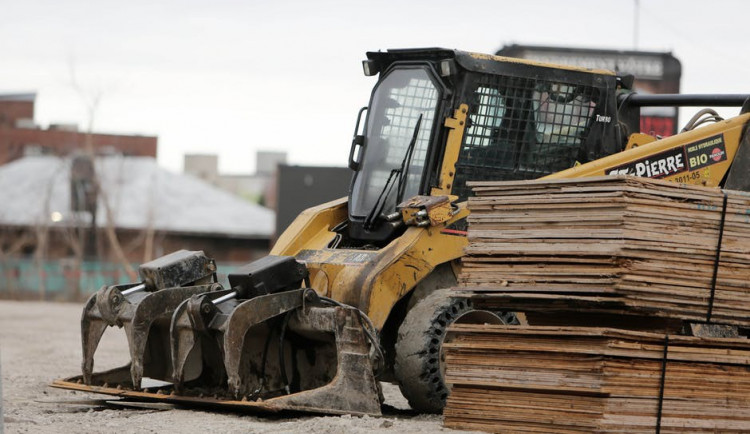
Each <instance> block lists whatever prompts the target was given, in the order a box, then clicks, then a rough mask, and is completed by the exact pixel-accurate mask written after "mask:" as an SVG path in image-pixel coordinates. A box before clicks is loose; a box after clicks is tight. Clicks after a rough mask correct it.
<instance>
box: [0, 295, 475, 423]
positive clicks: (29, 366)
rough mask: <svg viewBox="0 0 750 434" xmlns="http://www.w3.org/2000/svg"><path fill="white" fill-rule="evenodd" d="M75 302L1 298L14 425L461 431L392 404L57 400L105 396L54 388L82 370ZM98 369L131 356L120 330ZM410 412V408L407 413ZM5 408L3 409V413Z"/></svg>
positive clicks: (2, 362)
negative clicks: (327, 406) (357, 411)
mask: <svg viewBox="0 0 750 434" xmlns="http://www.w3.org/2000/svg"><path fill="white" fill-rule="evenodd" d="M82 308H83V306H82V305H81V304H70V303H43V302H18V301H0V358H1V359H0V367H1V369H2V400H3V402H2V406H0V408H2V410H3V411H4V427H5V432H6V433H26V432H29V433H60V432H78V433H84V432H85V433H100V432H115V431H116V432H118V433H122V434H124V433H142V432H154V433H156V432H159V433H162V432H176V433H189V432H205V431H206V430H207V429H209V430H211V431H212V432H226V433H240V432H242V433H247V432H257V433H281V432H297V433H299V432H305V433H342V434H343V433H364V432H367V433H370V432H381V433H417V432H420V433H421V432H429V433H432V432H461V431H454V430H449V429H447V428H443V427H442V424H441V417H440V416H435V415H410V414H408V412H407V411H390V412H389V413H388V414H386V415H384V416H383V417H378V418H373V417H352V416H337V417H309V416H296V417H288V418H281V417H278V416H274V417H269V416H258V415H249V414H239V413H228V412H223V413H212V412H207V411H199V410H184V409H174V410H167V411H154V410H143V409H112V408H108V407H96V406H90V405H80V404H75V405H72V404H60V403H54V402H52V401H60V400H65V401H70V400H81V399H84V398H95V399H96V398H105V397H106V396H104V395H95V394H86V393H80V392H74V391H68V390H60V389H53V388H50V387H48V386H47V385H48V384H49V383H50V382H51V381H52V380H54V379H56V378H61V377H68V376H71V375H76V374H78V373H80V363H81V343H80V315H81V309H82ZM96 356H97V357H96V369H97V371H98V370H103V369H106V368H114V367H117V366H121V365H124V364H125V363H126V362H127V343H126V341H125V337H124V334H122V332H119V333H118V330H108V332H107V333H105V335H104V338H103V340H102V343H101V345H100V346H99V349H98V350H97V354H96ZM383 389H384V394H385V397H386V404H389V405H390V406H393V407H395V408H396V409H401V410H408V404H407V403H406V400H405V399H404V398H403V396H401V394H400V392H399V390H398V387H395V386H393V385H390V384H384V385H383ZM403 413H406V414H403ZM0 416H3V415H0Z"/></svg>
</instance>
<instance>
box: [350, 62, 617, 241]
mask: <svg viewBox="0 0 750 434" xmlns="http://www.w3.org/2000/svg"><path fill="white" fill-rule="evenodd" d="M363 66H364V70H365V75H376V74H378V75H379V78H378V82H377V83H376V85H375V87H374V89H373V91H372V96H371V98H370V104H369V106H368V107H367V108H366V109H363V110H362V111H360V119H358V121H357V130H355V138H354V141H353V143H352V149H351V152H350V157H349V166H350V167H351V168H352V169H353V170H354V171H355V174H354V178H353V181H352V184H351V189H350V194H349V222H348V236H349V238H350V239H352V240H360V241H362V242H364V243H370V244H372V245H374V246H382V245H385V244H387V243H388V242H389V241H390V240H392V239H393V238H394V237H396V236H398V235H399V234H400V233H401V232H403V230H404V229H405V228H404V225H403V222H402V221H400V220H399V219H398V217H397V214H396V212H397V205H398V204H399V203H401V202H402V201H404V200H407V199H409V198H411V197H413V196H415V195H430V194H431V191H432V189H433V188H435V187H438V186H439V185H440V182H441V180H440V176H441V173H444V172H442V171H441V169H443V166H444V165H449V167H451V168H453V167H455V169H454V170H450V172H449V173H450V174H451V176H452V177H454V179H453V180H452V183H451V188H450V190H451V194H453V195H456V196H458V197H459V200H466V198H467V197H468V196H469V194H470V188H469V187H467V182H468V181H485V180H516V179H518V180H522V179H535V178H539V177H542V176H545V175H548V174H550V173H554V172H557V171H560V170H563V169H566V168H569V167H572V166H573V165H575V164H578V163H585V162H588V161H591V160H594V159H597V158H601V157H603V156H606V155H609V154H612V153H615V152H618V151H620V150H621V149H622V136H623V134H621V133H620V132H619V131H617V123H618V122H617V110H616V109H617V107H616V95H615V92H616V89H617V77H616V76H615V75H614V73H612V72H609V71H603V70H589V69H584V68H577V67H566V66H555V65H548V64H542V63H538V62H533V61H527V60H521V59H513V58H506V57H498V56H489V55H484V54H476V53H468V52H462V51H455V50H446V49H439V48H434V49H413V50H388V51H387V52H369V53H367V60H365V61H363ZM461 104H466V105H468V107H469V110H468V116H467V121H466V125H465V126H463V129H464V131H463V137H462V141H461V146H460V150H459V153H458V160H457V161H444V157H445V155H444V151H445V149H446V139H447V136H448V132H449V128H448V127H447V126H445V121H446V118H449V117H451V116H453V113H454V111H455V110H457V109H458V108H459V106H460V105H461ZM364 113H366V118H365V120H364V124H363V128H362V132H361V133H360V132H359V126H360V121H361V118H362V116H363V114H364ZM454 172H455V173H454Z"/></svg>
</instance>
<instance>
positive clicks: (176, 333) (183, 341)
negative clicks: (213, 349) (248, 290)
mask: <svg viewBox="0 0 750 434" xmlns="http://www.w3.org/2000/svg"><path fill="white" fill-rule="evenodd" d="M232 292H234V291H232V290H221V291H213V292H210V293H205V294H200V295H194V296H192V297H190V298H189V299H187V300H184V301H183V302H182V303H180V305H179V306H178V307H177V309H175V311H174V314H173V315H172V321H171V324H170V328H169V330H170V332H169V333H170V350H171V356H172V381H173V383H174V386H175V389H177V390H180V389H182V385H183V383H184V382H185V381H189V380H190V379H191V378H186V370H187V367H188V364H189V361H190V360H192V361H194V362H197V363H202V359H201V357H200V356H201V351H202V348H201V344H202V343H203V341H204V340H207V339H213V338H212V337H211V335H210V332H209V329H208V327H209V324H210V323H211V322H212V320H214V319H215V317H216V315H217V314H218V313H219V311H218V309H217V308H216V306H214V302H215V301H216V300H217V299H220V298H222V297H224V296H226V295H228V294H231V293H232ZM217 349H218V348H217ZM191 355H192V358H191ZM221 369H222V370H223V367H221ZM199 371H200V369H199Z"/></svg>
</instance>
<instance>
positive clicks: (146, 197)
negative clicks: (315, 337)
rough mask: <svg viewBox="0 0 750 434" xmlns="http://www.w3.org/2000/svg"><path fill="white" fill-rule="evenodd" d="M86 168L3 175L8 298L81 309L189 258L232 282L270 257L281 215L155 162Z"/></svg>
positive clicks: (38, 166) (40, 162)
mask: <svg viewBox="0 0 750 434" xmlns="http://www.w3.org/2000/svg"><path fill="white" fill-rule="evenodd" d="M85 161H86V160H85V159H83V160H82V159H80V158H73V157H63V158H61V157H55V156H30V157H24V158H21V159H19V160H16V161H13V162H11V163H8V164H6V165H3V166H0V203H2V204H3V206H2V207H0V296H6V297H15V298H28V297H30V296H31V297H43V298H63V299H79V298H81V297H83V296H85V295H87V294H89V293H91V292H92V291H94V290H96V289H99V288H100V287H101V286H102V285H105V284H107V285H111V284H114V283H123V282H128V281H134V280H138V277H137V276H136V275H135V274H134V273H133V271H134V270H137V267H138V264H140V263H142V262H145V261H149V260H151V259H154V258H156V257H159V256H162V255H164V254H167V253H170V252H173V251H175V250H179V249H187V250H203V251H204V252H206V254H207V255H209V256H210V257H212V258H214V259H216V261H217V262H218V263H219V271H220V272H222V273H226V272H227V271H231V270H232V269H233V268H234V267H236V266H237V265H241V264H244V263H247V262H250V261H252V260H254V259H257V258H259V257H262V256H265V255H266V254H267V253H268V250H269V245H270V239H271V236H272V235H273V232H274V213H273V211H271V210H269V209H267V208H264V207H262V206H260V205H256V204H253V203H250V202H247V201H245V200H242V199H240V198H238V197H236V196H234V195H232V194H230V193H228V192H225V191H223V190H221V189H219V188H217V187H214V186H212V185H210V184H208V183H206V182H204V181H202V180H199V179H196V178H194V177H190V176H184V175H180V174H174V173H171V172H169V171H166V170H164V169H162V168H160V167H159V166H158V165H157V163H156V160H155V159H153V158H151V157H124V156H106V157H98V158H96V159H95V160H94V161H91V162H90V164H89V165H88V166H87V165H86V163H85Z"/></svg>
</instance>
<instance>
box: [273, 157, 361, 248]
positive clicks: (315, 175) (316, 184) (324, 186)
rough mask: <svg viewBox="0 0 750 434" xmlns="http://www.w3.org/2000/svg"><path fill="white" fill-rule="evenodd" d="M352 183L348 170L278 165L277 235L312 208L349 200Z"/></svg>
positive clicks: (350, 172)
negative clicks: (345, 198)
mask: <svg viewBox="0 0 750 434" xmlns="http://www.w3.org/2000/svg"><path fill="white" fill-rule="evenodd" d="M351 180H352V171H351V169H349V168H348V167H315V166H288V165H285V164H282V165H280V166H279V170H278V176H277V181H276V195H277V198H278V203H277V205H276V236H277V237H278V236H279V235H281V233H282V232H284V229H286V227H287V226H289V224H290V223H292V222H293V221H294V219H295V218H297V215H299V213H300V212H302V211H304V210H305V209H307V208H310V207H312V206H316V205H320V204H323V203H326V202H330V201H332V200H334V199H339V198H341V197H346V196H347V195H348V194H349V186H350V184H351Z"/></svg>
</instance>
